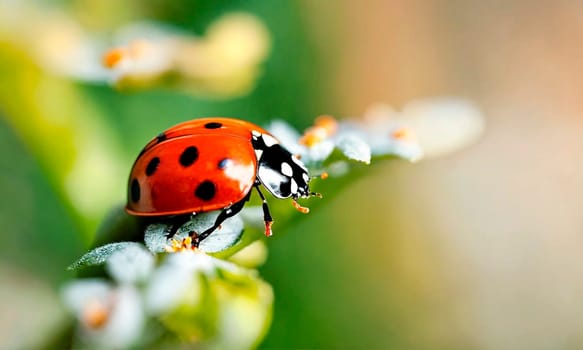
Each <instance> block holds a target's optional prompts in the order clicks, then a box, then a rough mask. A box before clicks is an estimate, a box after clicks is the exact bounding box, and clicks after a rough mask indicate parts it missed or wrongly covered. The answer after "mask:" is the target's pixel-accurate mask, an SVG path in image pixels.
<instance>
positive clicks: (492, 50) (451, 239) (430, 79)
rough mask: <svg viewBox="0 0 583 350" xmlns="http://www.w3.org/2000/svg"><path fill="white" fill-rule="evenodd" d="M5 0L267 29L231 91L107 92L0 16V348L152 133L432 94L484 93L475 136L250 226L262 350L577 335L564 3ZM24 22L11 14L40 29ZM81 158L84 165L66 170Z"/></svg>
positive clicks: (200, 26) (20, 333)
mask: <svg viewBox="0 0 583 350" xmlns="http://www.w3.org/2000/svg"><path fill="white" fill-rule="evenodd" d="M10 3H11V1H0V5H1V7H0V11H3V13H1V12H0V16H1V17H0V18H3V19H6V18H9V17H15V18H20V19H23V20H24V19H26V18H27V16H28V15H27V13H26V12H23V13H18V14H17V13H11V12H10V11H11V10H10V9H13V7H10V6H11V4H10ZM23 3H27V4H29V5H30V6H31V7H35V6H41V5H51V6H53V7H57V8H60V9H61V10H63V11H64V13H66V14H68V15H69V16H71V17H72V18H75V19H76V20H77V21H79V22H80V23H81V24H82V25H83V26H84V27H85V28H88V30H91V31H94V32H96V33H107V32H110V31H112V30H115V29H116V28H117V27H119V26H122V25H124V24H126V23H129V22H132V21H135V20H140V19H150V20H156V21H161V22H163V23H167V24H171V25H174V26H177V27H179V28H181V29H183V30H185V31H186V32H188V33H191V34H196V35H203V34H204V33H205V29H206V28H207V27H208V26H209V24H210V23H211V22H212V21H214V20H216V19H217V18H218V17H220V16H221V15H224V14H226V13H229V12H232V11H245V12H248V13H251V14H254V15H255V16H257V17H258V18H259V19H260V20H261V21H262V22H263V23H264V24H265V25H266V27H267V29H268V31H269V34H270V36H271V51H270V54H269V56H268V58H267V60H266V62H265V63H264V64H262V65H261V66H260V67H261V68H260V71H261V73H260V75H259V77H258V79H257V81H256V82H255V86H254V88H253V89H251V91H250V92H249V93H246V94H243V95H241V96H231V97H212V98H209V97H205V96H200V95H196V94H190V93H187V92H184V91H176V90H173V89H171V88H166V89H165V88H153V89H148V90H145V91H131V92H121V91H117V90H115V89H113V88H111V87H109V86H106V85H103V84H91V83H83V82H79V81H74V80H72V79H69V78H66V77H63V76H59V75H57V74H54V73H51V72H47V70H45V69H44V68H43V67H42V64H39V62H38V59H37V57H36V56H35V55H34V54H33V53H31V52H34V47H33V45H37V44H38V43H35V42H34V41H28V42H27V41H26V40H25V39H26V38H27V37H26V36H25V35H24V36H19V33H18V30H15V29H13V28H12V29H11V28H10V27H9V25H10V23H8V22H4V25H0V28H1V29H2V30H1V33H0V116H1V117H2V118H0V170H1V171H0V196H1V197H2V199H3V200H2V201H1V202H0V224H1V225H2V227H3V231H4V232H3V235H2V239H1V240H0V347H3V348H14V347H27V346H32V345H30V344H36V343H35V339H34V338H35V337H38V338H42V337H43V336H50V334H51V332H52V331H53V330H54V328H55V326H54V324H53V323H55V322H54V320H56V319H60V318H61V317H62V313H63V312H62V311H61V310H60V308H58V307H56V306H55V305H56V302H55V298H56V295H57V290H58V289H57V288H58V286H59V284H60V283H61V282H62V281H64V280H65V279H66V278H70V277H71V275H69V274H67V273H65V271H64V267H65V266H67V265H68V264H69V263H70V262H72V261H73V260H74V259H75V258H77V257H79V256H80V255H81V254H82V253H83V252H84V251H85V250H86V249H87V248H88V247H89V245H90V242H91V239H92V235H93V234H94V233H95V230H96V228H97V225H98V223H99V222H100V221H101V220H102V219H103V217H104V215H105V214H106V210H107V208H111V207H113V206H115V205H118V204H119V203H121V202H123V200H124V197H125V183H126V176H127V174H128V172H129V169H130V166H131V164H132V162H133V159H134V158H135V156H136V154H137V153H138V152H139V150H140V149H141V147H142V146H143V145H144V144H145V142H146V141H147V140H149V139H150V138H151V137H152V136H154V135H156V134H157V133H159V132H160V131H161V130H163V129H165V128H167V127H168V126H170V125H173V124H175V123H177V122H180V121H183V120H187V119H190V118H194V117H200V116H213V115H220V116H233V117H239V118H243V119H247V120H250V121H253V122H256V123H265V122H267V121H269V120H273V119H275V118H281V119H285V120H286V121H288V122H290V123H291V124H292V125H294V126H296V127H298V128H300V129H302V128H305V127H307V126H308V125H309V124H310V123H311V121H312V120H313V118H314V117H315V116H317V115H320V114H325V113H326V114H332V115H335V116H337V117H340V118H341V117H348V116H359V115H362V114H363V112H364V111H365V109H366V108H367V107H368V106H369V105H370V104H372V103H374V102H379V101H381V102H386V103H389V104H391V105H393V106H395V107H396V108H399V107H400V106H402V105H403V104H405V103H406V102H408V101H411V100H414V99H417V98H422V97H426V96H435V95H451V96H461V97H466V98H469V99H471V100H473V101H475V102H476V103H478V104H479V105H480V106H481V107H483V111H484V113H485V115H486V118H487V125H488V128H487V132H486V135H485V136H484V138H483V139H482V140H481V142H480V143H479V144H477V145H474V146H472V147H470V148H468V149H466V150H462V151H459V152H457V153H455V154H451V155H448V156H445V157H442V158H435V159H430V160H427V161H424V162H421V163H419V164H408V163H406V162H401V161H388V162H385V163H382V164H378V165H376V166H374V167H372V168H371V169H370V171H369V172H368V176H367V177H365V178H361V179H357V180H355V181H354V183H353V184H352V185H351V186H350V187H349V188H347V189H344V190H343V191H342V192H341V193H340V195H338V196H334V198H333V200H331V201H330V203H326V205H322V206H321V207H320V208H319V209H318V210H317V211H313V212H312V213H310V215H309V217H307V218H306V220H303V221H301V222H299V223H298V224H297V225H295V226H294V227H293V228H290V229H288V230H287V233H286V234H285V235H281V236H275V237H273V239H270V240H269V241H268V248H269V259H268V261H267V263H266V264H265V265H264V266H263V267H262V268H261V273H262V275H263V277H264V278H265V279H266V280H267V281H268V282H269V283H271V284H272V285H273V288H274V293H275V311H274V321H273V325H272V328H271V331H270V333H269V334H268V336H267V338H266V339H265V340H264V342H263V344H262V347H264V348H408V349H426V348H431V349H468V348H476V349H517V348H529V349H577V348H580V347H581V346H582V345H583V337H582V335H581V334H582V333H581V330H582V329H583V316H581V315H582V313H581V312H580V311H581V307H580V300H581V297H583V278H582V277H581V276H583V274H582V272H583V271H582V269H583V268H582V266H583V264H582V262H583V260H582V256H581V253H580V247H581V245H582V243H583V236H582V234H581V233H582V232H583V230H582V229H583V219H582V216H581V215H580V208H581V207H582V204H583V203H582V201H583V200H582V198H583V196H581V193H583V185H582V184H583V182H582V181H581V179H583V166H582V165H581V164H583V159H582V155H581V154H582V153H581V152H579V150H580V149H583V141H581V137H580V135H581V132H582V131H583V117H582V114H583V105H582V104H581V96H583V79H581V78H580V77H582V76H583V60H581V57H582V54H583V52H582V50H583V48H582V47H581V45H579V43H580V42H581V40H580V39H582V37H583V22H582V21H581V18H580V14H581V13H583V12H582V11H583V6H581V5H580V4H579V3H576V2H570V1H559V2H556V1H496V2H483V1H420V0H414V1H400V0H395V1H381V0H367V1H347V0H346V1H333V0H323V1H277V2H275V1H266V0H264V1H260V0H251V1H211V0H209V1H178V0H172V1H158V0H144V1H138V0H132V1H126V2H117V1H98V0H71V1H50V2H45V3H42V4H41V3H36V2H23ZM41 18H42V17H41ZM29 19H30V23H27V22H26V21H25V22H22V21H20V24H21V25H22V24H24V25H25V26H30V27H35V26H38V25H39V23H40V22H42V21H40V22H39V21H38V17H34V18H33V17H30V18H29ZM28 39H30V38H28ZM49 44H50V42H49ZM80 139H81V140H80ZM83 161H86V162H88V163H89V164H90V166H88V167H87V166H86V167H85V168H83V169H85V171H86V173H82V174H77V176H76V177H74V179H73V180H71V178H68V177H67V176H68V174H69V173H70V172H71V171H72V170H71V169H75V164H76V163H75V162H83ZM108 174H111V176H108ZM79 181H81V183H79ZM79 189H83V191H80V190H79ZM88 189H89V190H90V189H92V191H88V192H85V190H88ZM72 198H73V200H72ZM324 200H326V199H324ZM73 203H76V204H73ZM38 310H46V311H45V312H43V313H39V312H38ZM31 333H35V336H34V337H32V339H31V337H28V335H29V334H31Z"/></svg>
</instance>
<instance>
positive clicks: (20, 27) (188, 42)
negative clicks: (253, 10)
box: [0, 1, 271, 96]
mask: <svg viewBox="0 0 583 350" xmlns="http://www.w3.org/2000/svg"><path fill="white" fill-rule="evenodd" d="M0 38H2V39H3V40H7V41H9V42H10V43H12V44H14V45H18V46H19V47H22V48H23V49H24V50H26V51H28V52H29V53H30V55H31V56H32V57H33V58H34V59H35V61H36V62H37V63H38V65H39V66H40V67H43V68H44V69H46V70H47V71H50V72H51V73H53V74H57V75H62V76H65V77H68V78H71V79H76V80H81V81H89V82H94V83H106V84H112V85H114V86H116V87H120V88H128V89H136V88H147V87H152V86H154V85H162V86H170V87H176V88H179V89H183V90H186V91H190V92H195V93H202V94H210V95H217V96H231V95H240V94H243V93H246V92H247V91H249V89H251V88H252V87H253V85H254V83H255V81H256V79H257V77H258V75H259V71H260V68H259V66H260V65H261V64H262V63H263V61H265V59H266V58H267V55H268V54H269V50H270V46H271V39H270V35H269V31H268V30H267V28H266V27H265V25H264V24H263V23H262V22H261V21H260V20H259V19H258V18H257V17H255V16H253V15H251V14H246V13H231V14H226V15H224V16H222V17H220V18H218V19H217V20H216V21H215V22H214V23H211V25H210V27H209V28H208V30H207V33H206V34H205V35H204V36H201V37H197V36H194V35H192V34H190V33H187V32H185V31H180V30H178V29H176V28H172V27H170V26H166V25H163V24H161V23H156V22H136V23H130V24H128V25H127V26H124V27H121V28H119V29H118V30H116V31H115V32H114V33H113V34H111V35H104V34H103V33H91V32H89V31H87V30H86V29H84V28H83V27H82V26H81V25H80V23H78V22H77V21H76V20H75V19H73V18H72V17H71V16H70V15H68V14H67V13H65V12H64V11H61V10H58V9H56V8H51V7H47V6H41V5H39V4H36V3H28V2H23V3H12V2H6V1H4V2H0Z"/></svg>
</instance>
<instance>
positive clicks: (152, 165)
mask: <svg viewBox="0 0 583 350" xmlns="http://www.w3.org/2000/svg"><path fill="white" fill-rule="evenodd" d="M158 165H160V158H158V157H154V158H152V160H150V162H149V163H148V166H147V167H146V175H147V176H152V175H154V173H155V172H156V169H158Z"/></svg>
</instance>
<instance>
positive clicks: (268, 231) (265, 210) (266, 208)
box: [255, 184, 273, 237]
mask: <svg viewBox="0 0 583 350" xmlns="http://www.w3.org/2000/svg"><path fill="white" fill-rule="evenodd" d="M255 189H256V190H257V193H259V197H261V200H262V201H263V221H264V222H265V236H267V237H270V236H271V235H272V234H273V232H272V231H271V225H273V218H272V217H271V213H270V212H269V206H268V205H267V201H266V200H265V197H264V196H263V193H261V190H260V189H259V184H255Z"/></svg>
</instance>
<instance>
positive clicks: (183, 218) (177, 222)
mask: <svg viewBox="0 0 583 350" xmlns="http://www.w3.org/2000/svg"><path fill="white" fill-rule="evenodd" d="M191 217H192V215H190V214H188V215H178V216H175V217H173V218H172V219H170V225H171V227H170V231H168V233H167V234H166V238H171V237H172V236H174V235H175V234H176V232H178V230H179V229H180V228H181V227H182V225H184V224H186V223H187V222H188V221H189V220H190V218H191Z"/></svg>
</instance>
